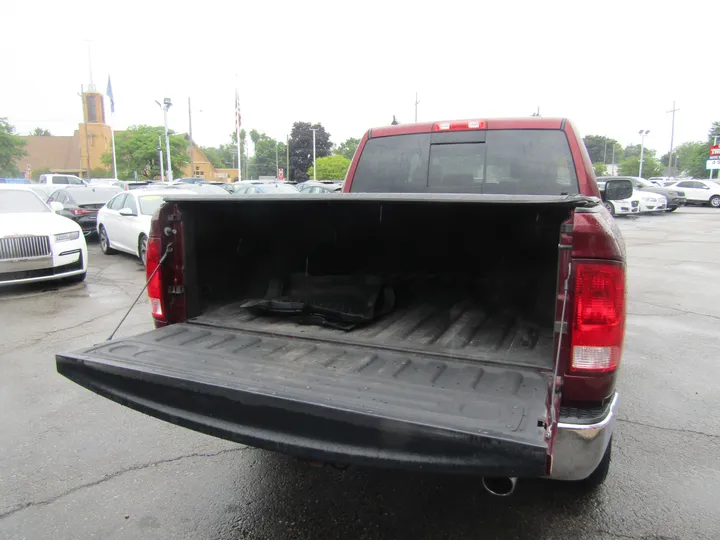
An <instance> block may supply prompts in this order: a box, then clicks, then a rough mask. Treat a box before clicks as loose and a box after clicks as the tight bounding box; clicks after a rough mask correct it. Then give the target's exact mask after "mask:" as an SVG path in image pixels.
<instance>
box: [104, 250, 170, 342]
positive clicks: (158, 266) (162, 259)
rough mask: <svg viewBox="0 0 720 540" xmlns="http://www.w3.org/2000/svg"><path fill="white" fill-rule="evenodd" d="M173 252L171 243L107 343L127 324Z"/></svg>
mask: <svg viewBox="0 0 720 540" xmlns="http://www.w3.org/2000/svg"><path fill="white" fill-rule="evenodd" d="M171 251H172V242H170V243H169V244H168V245H167V247H166V248H165V253H163V255H162V257H160V262H158V264H157V266H156V267H155V270H153V271H152V274H150V277H149V278H148V279H147V281H146V282H145V285H143V288H142V289H140V294H138V295H137V298H135V300H134V301H133V303H132V304H131V305H130V308H128V310H127V311H126V312H125V315H124V316H123V318H122V319H120V322H119V323H118V325H117V326H116V327H115V330H113V331H112V334H110V336H108V338H107V341H110V340H111V339H112V338H114V337H115V333H116V332H117V331H118V330H120V327H121V326H122V323H124V322H125V319H127V316H128V315H130V312H131V311H132V308H134V307H135V304H137V303H138V300H140V297H141V296H142V293H144V292H145V289H147V286H148V285H149V284H150V281H151V280H152V278H153V277H155V274H156V273H157V271H158V270H160V267H161V266H162V263H164V262H165V259H167V256H168V254H169V253H170V252H171Z"/></svg>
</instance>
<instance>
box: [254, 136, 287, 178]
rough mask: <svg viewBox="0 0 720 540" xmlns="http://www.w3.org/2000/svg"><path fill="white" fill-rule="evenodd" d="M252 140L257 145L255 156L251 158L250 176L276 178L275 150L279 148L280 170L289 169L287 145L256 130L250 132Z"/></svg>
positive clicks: (278, 160)
mask: <svg viewBox="0 0 720 540" xmlns="http://www.w3.org/2000/svg"><path fill="white" fill-rule="evenodd" d="M250 138H251V139H252V140H253V143H254V144H255V155H254V156H253V157H251V158H250V176H251V177H253V178H257V177H259V176H276V175H277V171H276V170H275V157H276V154H275V150H276V148H277V163H278V168H284V169H287V156H286V147H285V143H282V142H278V141H276V140H275V139H273V138H271V137H269V136H267V135H266V134H265V133H258V132H257V131H255V130H252V131H251V132H250Z"/></svg>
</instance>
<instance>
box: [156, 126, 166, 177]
mask: <svg viewBox="0 0 720 540" xmlns="http://www.w3.org/2000/svg"><path fill="white" fill-rule="evenodd" d="M157 151H158V157H159V158H160V181H161V182H164V181H165V169H164V168H163V157H162V139H161V138H160V135H158V147H157Z"/></svg>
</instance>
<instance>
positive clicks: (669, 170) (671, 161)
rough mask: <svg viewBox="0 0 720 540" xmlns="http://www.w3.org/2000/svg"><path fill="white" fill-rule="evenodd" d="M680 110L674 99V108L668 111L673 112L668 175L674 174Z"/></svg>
mask: <svg viewBox="0 0 720 540" xmlns="http://www.w3.org/2000/svg"><path fill="white" fill-rule="evenodd" d="M679 110H680V109H677V108H676V107H675V102H674V101H673V108H672V109H670V110H669V111H667V112H668V113H672V130H671V131H670V153H669V154H668V176H670V175H671V174H672V168H673V150H674V149H675V113H676V112H677V111H679Z"/></svg>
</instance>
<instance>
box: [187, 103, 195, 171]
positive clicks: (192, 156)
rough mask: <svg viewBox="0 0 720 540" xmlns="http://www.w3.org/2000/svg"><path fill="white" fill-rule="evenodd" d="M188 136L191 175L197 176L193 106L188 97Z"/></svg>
mask: <svg viewBox="0 0 720 540" xmlns="http://www.w3.org/2000/svg"><path fill="white" fill-rule="evenodd" d="M188 129H189V131H188V136H189V137H190V176H195V148H194V146H195V143H194V142H193V137H192V106H191V105H190V98H189V97H188Z"/></svg>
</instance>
